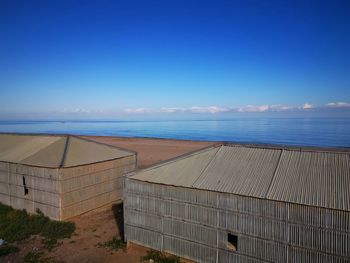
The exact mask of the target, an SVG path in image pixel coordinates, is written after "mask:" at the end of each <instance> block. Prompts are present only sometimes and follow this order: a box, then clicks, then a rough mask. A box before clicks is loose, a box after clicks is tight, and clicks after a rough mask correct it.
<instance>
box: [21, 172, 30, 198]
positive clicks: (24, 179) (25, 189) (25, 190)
mask: <svg viewBox="0 0 350 263" xmlns="http://www.w3.org/2000/svg"><path fill="white" fill-rule="evenodd" d="M22 179H23V186H24V195H27V194H28V193H29V189H28V188H27V185H26V178H25V177H24V176H23V177H22Z"/></svg>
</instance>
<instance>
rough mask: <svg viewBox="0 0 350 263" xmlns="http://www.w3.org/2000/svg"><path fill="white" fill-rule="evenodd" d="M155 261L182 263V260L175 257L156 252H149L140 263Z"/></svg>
mask: <svg viewBox="0 0 350 263" xmlns="http://www.w3.org/2000/svg"><path fill="white" fill-rule="evenodd" d="M150 260H153V262H154V263H180V262H181V261H180V258H179V257H177V256H173V255H169V256H167V255H165V254H164V253H161V252H159V251H156V250H149V251H147V254H146V256H143V257H141V258H140V262H150Z"/></svg>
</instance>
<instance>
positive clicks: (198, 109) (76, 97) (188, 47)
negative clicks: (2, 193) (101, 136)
mask: <svg viewBox="0 0 350 263" xmlns="http://www.w3.org/2000/svg"><path fill="white" fill-rule="evenodd" d="M349 13H350V2H349V1H347V0H344V1H331V0H330V1H323V0H317V1H313V0H303V1H298V0H295V1H268V0H266V1H257V0H256V1H253V0H230V1H204V0H198V1H194V0H186V1H182V0H176V1H173V0H167V1H153V0H147V1H132V0H131V1H117V0H114V1H105V0H102V1H97V0H96V1H87V0H86V1H76V0H70V1H61V0H60V1H37V0H32V1H24V0H23V1H18V0H2V1H0V39H1V41H0V91H1V96H0V119H2V120H11V119H31V120H35V119H71V118H74V119H129V118H130V119H131V118H135V117H138V118H150V117H152V118H165V119H166V118H199V116H201V117H203V118H206V117H210V118H221V117H225V118H230V117H233V116H249V115H254V116H263V115H264V116H265V115H278V116H296V115H297V116H309V115H322V116H323V115H325V116H335V117H337V116H342V117H344V116H346V117H350V15H349Z"/></svg>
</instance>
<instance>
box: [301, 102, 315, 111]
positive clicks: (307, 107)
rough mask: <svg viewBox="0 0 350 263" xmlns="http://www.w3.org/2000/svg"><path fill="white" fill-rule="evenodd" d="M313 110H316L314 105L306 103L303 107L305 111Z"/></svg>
mask: <svg viewBox="0 0 350 263" xmlns="http://www.w3.org/2000/svg"><path fill="white" fill-rule="evenodd" d="M313 108H314V106H313V105H312V104H309V103H305V104H304V105H303V107H302V109H303V110H310V109H313Z"/></svg>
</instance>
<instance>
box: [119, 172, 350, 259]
mask: <svg viewBox="0 0 350 263" xmlns="http://www.w3.org/2000/svg"><path fill="white" fill-rule="evenodd" d="M125 187H126V188H125V193H124V196H125V200H124V206H125V227H126V232H125V235H126V239H127V240H128V241H131V242H135V243H138V244H141V245H144V246H147V247H151V248H154V249H157V250H162V251H167V252H170V253H173V254H176V255H178V256H181V257H185V258H189V259H192V260H195V261H198V262H350V225H349V224H350V223H349V219H350V218H349V212H347V211H340V210H330V209H325V208H316V207H309V206H304V205H296V204H290V203H283V202H277V201H271V200H264V199H256V198H252V197H244V196H238V195H233V194H223V193H217V192H210V191H204V190H197V189H186V188H182V187H174V186H167V185H160V184H152V183H147V182H142V181H138V180H133V179H131V178H126V181H125ZM228 233H232V234H234V235H236V236H237V237H238V247H237V251H235V252H232V251H230V250H229V249H228V247H227V235H228Z"/></svg>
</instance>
